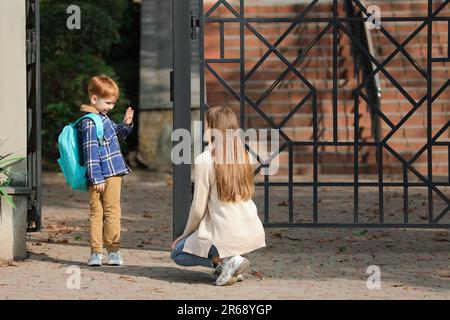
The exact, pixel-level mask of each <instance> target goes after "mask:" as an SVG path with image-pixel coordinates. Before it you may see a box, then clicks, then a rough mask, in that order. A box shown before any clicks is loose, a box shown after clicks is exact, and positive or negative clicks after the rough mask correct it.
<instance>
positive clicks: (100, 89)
mask: <svg viewBox="0 0 450 320" xmlns="http://www.w3.org/2000/svg"><path fill="white" fill-rule="evenodd" d="M88 91H89V98H91V97H92V96H93V95H96V96H97V97H99V98H115V99H116V100H118V99H119V97H120V92H119V86H118V85H117V83H116V82H115V81H114V80H113V79H111V78H110V77H108V76H105V75H102V76H95V77H93V78H92V79H91V81H90V82H89V87H88Z"/></svg>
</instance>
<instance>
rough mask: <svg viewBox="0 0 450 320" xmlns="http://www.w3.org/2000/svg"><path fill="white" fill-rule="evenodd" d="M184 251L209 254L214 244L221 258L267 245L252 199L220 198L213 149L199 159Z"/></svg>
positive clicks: (184, 233) (196, 160) (184, 235)
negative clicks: (229, 201)
mask: <svg viewBox="0 0 450 320" xmlns="http://www.w3.org/2000/svg"><path fill="white" fill-rule="evenodd" d="M186 237H187V239H186V243H185V246H184V249H183V251H184V252H187V253H192V254H195V255H197V256H200V257H205V258H206V257H207V256H208V252H209V249H210V248H211V246H212V245H214V246H216V248H217V250H218V251H219V255H220V258H226V257H230V256H234V255H241V254H245V253H248V252H251V251H254V250H256V249H259V248H262V247H265V246H266V242H265V233H264V228H263V225H262V223H261V220H260V219H259V217H258V214H257V209H256V205H255V203H254V202H253V201H252V200H248V201H241V202H236V203H223V202H221V201H219V197H218V193H217V187H216V177H215V170H214V165H213V160H212V156H211V152H210V151H209V150H206V151H205V152H203V153H202V154H200V155H199V156H198V157H197V158H196V159H195V189H194V198H193V201H192V205H191V210H190V212H189V218H188V221H187V224H186V227H185V230H184V232H183V234H182V236H181V238H186Z"/></svg>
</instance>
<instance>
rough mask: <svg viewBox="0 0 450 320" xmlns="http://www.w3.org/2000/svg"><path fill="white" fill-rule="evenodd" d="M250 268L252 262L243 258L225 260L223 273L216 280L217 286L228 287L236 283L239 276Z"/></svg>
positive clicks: (234, 257) (235, 257)
mask: <svg viewBox="0 0 450 320" xmlns="http://www.w3.org/2000/svg"><path fill="white" fill-rule="evenodd" d="M249 266H250V261H248V260H247V259H245V258H243V257H241V256H233V257H231V258H225V259H224V262H223V266H222V272H221V273H220V276H219V277H218V278H217V280H216V285H218V286H227V285H231V284H233V283H235V282H236V281H237V275H241V274H242V273H243V272H244V271H245V270H246V269H247V268H248V267H249Z"/></svg>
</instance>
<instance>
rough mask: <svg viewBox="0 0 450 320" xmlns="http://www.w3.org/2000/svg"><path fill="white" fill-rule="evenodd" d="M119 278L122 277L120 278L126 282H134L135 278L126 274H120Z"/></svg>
mask: <svg viewBox="0 0 450 320" xmlns="http://www.w3.org/2000/svg"><path fill="white" fill-rule="evenodd" d="M119 279H122V280H125V281H128V282H136V280H134V279H133V278H131V277H127V276H120V277H119Z"/></svg>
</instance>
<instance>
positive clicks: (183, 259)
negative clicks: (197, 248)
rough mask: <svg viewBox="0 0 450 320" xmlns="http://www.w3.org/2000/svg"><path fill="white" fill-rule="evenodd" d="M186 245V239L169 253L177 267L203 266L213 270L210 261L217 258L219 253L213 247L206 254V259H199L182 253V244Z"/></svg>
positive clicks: (179, 242) (212, 264)
mask: <svg viewBox="0 0 450 320" xmlns="http://www.w3.org/2000/svg"><path fill="white" fill-rule="evenodd" d="M185 243H186V238H184V239H183V240H181V241H178V243H177V244H176V245H175V248H174V249H173V250H172V252H171V253H170V258H171V259H172V260H173V261H174V262H175V263H176V264H177V265H179V266H183V267H194V266H203V267H208V268H215V266H214V263H213V261H212V257H214V256H218V255H219V252H218V251H217V248H216V247H215V246H211V248H210V249H209V252H208V258H203V257H199V256H196V255H193V254H190V253H187V252H183V248H184V244H185Z"/></svg>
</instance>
